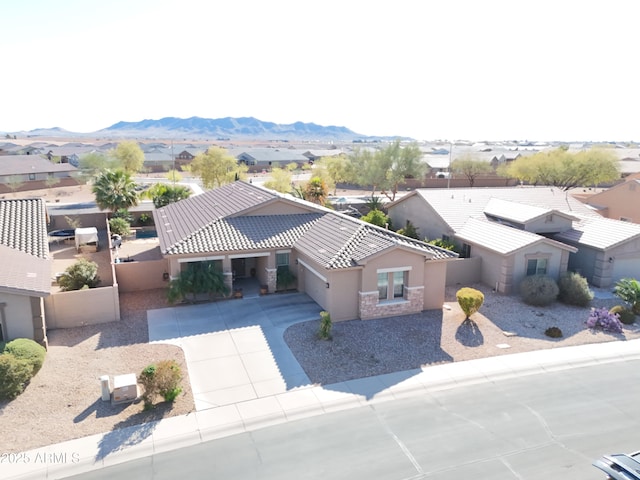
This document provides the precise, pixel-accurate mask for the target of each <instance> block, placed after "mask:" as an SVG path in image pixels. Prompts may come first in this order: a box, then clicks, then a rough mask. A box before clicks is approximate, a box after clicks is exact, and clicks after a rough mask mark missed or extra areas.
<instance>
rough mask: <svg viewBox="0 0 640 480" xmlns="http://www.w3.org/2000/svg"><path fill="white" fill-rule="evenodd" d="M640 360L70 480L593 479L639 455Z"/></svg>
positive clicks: (423, 400) (366, 412)
mask: <svg viewBox="0 0 640 480" xmlns="http://www.w3.org/2000/svg"><path fill="white" fill-rule="evenodd" d="M639 367H640V361H639V360H634V361H622V362H617V363H607V364H601V365H591V366H587V367H582V368H574V369H568V370H557V371H550V372H548V373H545V374H542V375H530V376H525V377H522V378H516V377H514V378H509V379H504V380H498V381H494V382H486V383H482V384H476V385H470V386H465V387H459V388H455V389H449V390H441V391H433V392H430V393H424V394H421V395H416V396H412V397H409V398H404V399H398V400H395V401H392V402H381V403H375V404H371V405H368V406H365V407H359V408H356V409H352V410H348V411H342V412H335V413H331V414H326V415H323V416H319V417H312V418H308V419H304V420H298V421H295V422H288V423H286V424H282V425H278V426H272V427H268V428H264V429H260V430H256V431H252V432H247V433H242V434H239V435H234V436H230V437H227V438H222V439H218V440H214V441H210V442H205V443H201V444H198V445H195V446H193V447H189V448H184V449H180V450H175V451H170V452H166V453H159V454H155V455H151V456H149V457H145V458H142V459H138V460H134V461H131V462H127V463H124V464H121V465H117V466H113V467H109V468H105V469H102V470H99V471H95V472H91V473H87V474H83V475H79V476H77V477H73V478H76V479H82V480H97V479H105V480H106V479H111V478H119V477H122V476H125V475H126V476H128V477H133V478H136V479H153V480H164V479H167V480H169V479H173V478H176V477H184V478H189V479H210V478H238V479H245V478H246V479H249V478H261V479H273V480H276V479H278V480H280V479H300V478H310V479H315V478H330V479H341V478H345V479H346V478H349V479H360V478H362V479H379V480H402V479H422V478H424V479H433V480H460V479H476V478H478V479H492V480H534V479H536V480H537V479H540V480H547V479H550V478H562V479H565V480H574V479H575V480H591V479H593V480H598V479H602V478H603V475H602V474H601V473H600V472H599V471H598V470H597V469H595V468H594V467H592V466H591V462H592V461H593V460H594V459H596V458H597V457H599V456H600V455H602V454H604V453H613V452H628V451H631V450H634V449H638V448H639V446H640V445H639V444H638V435H637V432H638V430H639V429H640V410H638V408H637V401H636V399H637V398H638V397H639V395H640V368H639Z"/></svg>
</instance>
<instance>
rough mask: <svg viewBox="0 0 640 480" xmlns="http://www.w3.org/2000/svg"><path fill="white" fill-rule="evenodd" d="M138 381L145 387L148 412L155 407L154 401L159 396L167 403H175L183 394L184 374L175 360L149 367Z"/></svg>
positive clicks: (143, 397)
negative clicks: (181, 383)
mask: <svg viewBox="0 0 640 480" xmlns="http://www.w3.org/2000/svg"><path fill="white" fill-rule="evenodd" d="M138 381H139V382H140V383H141V384H142V386H143V387H144V394H143V395H142V399H143V401H144V408H145V409H146V410H148V409H150V408H152V407H153V401H154V400H155V398H156V397H157V396H158V395H160V396H161V397H162V398H164V400H165V401H166V402H173V401H174V400H175V399H176V398H177V397H178V395H180V393H181V392H182V388H181V387H180V382H181V381H182V372H181V371H180V365H178V363H177V362H176V361H175V360H162V361H160V362H158V363H157V364H151V365H148V366H147V367H145V368H144V370H142V373H141V374H140V376H139V377H138Z"/></svg>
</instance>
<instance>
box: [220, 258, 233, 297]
mask: <svg viewBox="0 0 640 480" xmlns="http://www.w3.org/2000/svg"><path fill="white" fill-rule="evenodd" d="M222 273H223V275H224V284H225V286H226V287H227V288H228V289H229V295H232V294H233V271H232V268H231V259H230V258H229V257H228V256H225V257H224V258H223V259H222Z"/></svg>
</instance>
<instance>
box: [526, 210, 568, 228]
mask: <svg viewBox="0 0 640 480" xmlns="http://www.w3.org/2000/svg"><path fill="white" fill-rule="evenodd" d="M550 215H552V217H551V221H550V222H549V221H547V218H546V216H543V217H541V218H538V219H536V220H535V221H533V222H529V223H527V225H526V226H525V230H526V231H528V232H534V233H554V232H564V231H566V230H570V229H571V226H572V220H571V219H569V218H567V217H563V216H561V215H558V214H555V213H554V214H550Z"/></svg>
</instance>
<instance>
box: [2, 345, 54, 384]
mask: <svg viewBox="0 0 640 480" xmlns="http://www.w3.org/2000/svg"><path fill="white" fill-rule="evenodd" d="M4 351H5V353H10V354H11V355H13V356H14V357H15V358H17V359H20V360H24V361H25V362H27V363H28V364H29V365H31V369H32V373H31V376H33V375H35V374H36V373H38V372H39V371H40V369H41V368H42V364H43V363H44V357H45V355H46V354H47V351H46V350H45V348H44V347H43V346H42V345H40V344H39V343H38V342H36V341H34V340H31V339H29V338H16V339H15V340H11V341H10V342H9V343H7V344H6V346H5V350H4Z"/></svg>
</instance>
